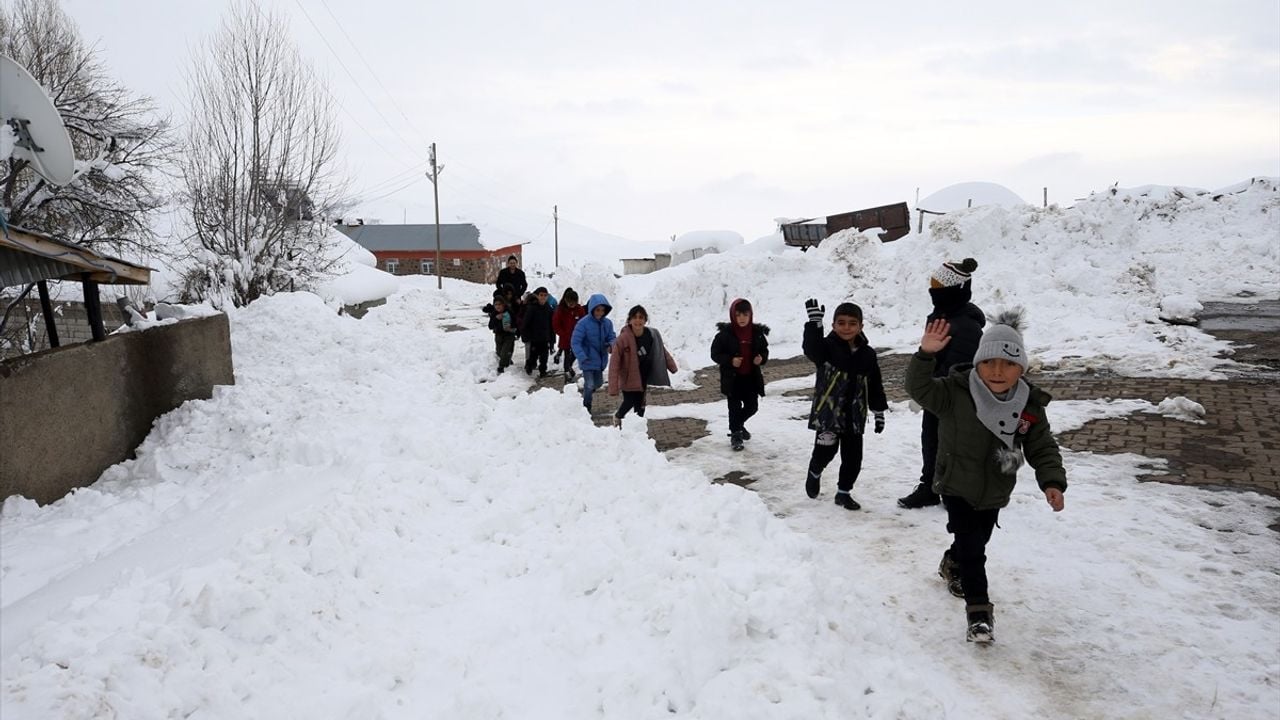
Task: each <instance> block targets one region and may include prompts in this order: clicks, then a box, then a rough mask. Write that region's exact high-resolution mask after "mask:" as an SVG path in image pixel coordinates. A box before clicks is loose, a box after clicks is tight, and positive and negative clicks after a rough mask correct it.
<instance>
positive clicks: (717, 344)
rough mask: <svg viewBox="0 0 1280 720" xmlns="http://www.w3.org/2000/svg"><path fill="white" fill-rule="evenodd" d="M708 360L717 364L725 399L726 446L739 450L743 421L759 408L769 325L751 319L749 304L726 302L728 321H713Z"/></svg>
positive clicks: (744, 429)
mask: <svg viewBox="0 0 1280 720" xmlns="http://www.w3.org/2000/svg"><path fill="white" fill-rule="evenodd" d="M716 328H717V330H718V331H719V332H717V333H716V336H715V338H714V339H712V341H711V360H712V362H714V363H715V364H716V365H719V366H720V393H721V394H722V395H724V396H725V397H726V398H727V399H728V401H729V445H730V446H731V447H732V448H733V449H734V450H741V449H743V447H745V446H744V445H743V441H744V440H750V439H751V433H750V432H748V431H747V426H746V422H747V421H748V420H750V419H751V416H752V415H755V414H756V411H758V410H759V409H760V398H761V397H763V396H764V372H763V371H762V370H761V368H762V367H763V366H764V364H765V363H767V362H769V338H768V335H769V327H768V326H767V325H760V324H759V323H756V322H755V315H754V311H753V310H752V308H751V303H749V302H747V301H746V300H743V299H742V298H737V299H735V300H734V301H733V302H731V303H729V322H727V323H716Z"/></svg>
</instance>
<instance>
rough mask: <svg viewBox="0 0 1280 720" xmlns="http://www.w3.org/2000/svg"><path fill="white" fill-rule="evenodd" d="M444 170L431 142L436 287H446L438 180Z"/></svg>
mask: <svg viewBox="0 0 1280 720" xmlns="http://www.w3.org/2000/svg"><path fill="white" fill-rule="evenodd" d="M443 171H444V166H443V165H440V166H437V165H436V144H435V143H431V172H429V173H427V177H428V178H430V180H431V195H432V197H433V198H434V199H435V205H436V289H437V290H443V289H444V279H443V278H442V277H440V183H438V182H436V181H437V180H439V179H440V173H441V172H443Z"/></svg>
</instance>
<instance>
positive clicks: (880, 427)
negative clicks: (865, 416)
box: [875, 412, 884, 435]
mask: <svg viewBox="0 0 1280 720" xmlns="http://www.w3.org/2000/svg"><path fill="white" fill-rule="evenodd" d="M875 416H876V434H877V435H879V434H880V433H882V432H884V413H883V412H877V413H875Z"/></svg>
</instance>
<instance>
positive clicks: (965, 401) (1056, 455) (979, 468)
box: [905, 351, 1067, 510]
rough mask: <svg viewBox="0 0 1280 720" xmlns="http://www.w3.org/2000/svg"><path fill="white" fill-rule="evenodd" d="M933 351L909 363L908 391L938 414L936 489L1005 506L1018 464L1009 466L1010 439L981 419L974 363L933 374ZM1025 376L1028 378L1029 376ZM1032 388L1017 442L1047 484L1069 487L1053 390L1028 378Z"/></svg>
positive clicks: (977, 504) (982, 504)
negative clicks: (1051, 411) (972, 382)
mask: <svg viewBox="0 0 1280 720" xmlns="http://www.w3.org/2000/svg"><path fill="white" fill-rule="evenodd" d="M936 362H937V361H936V359H935V358H934V356H933V355H929V354H926V353H924V352H919V351H917V352H916V354H915V355H913V356H912V357H911V362H909V363H908V364H907V373H906V380H905V385H906V389H907V394H908V395H910V396H911V399H912V400H915V401H916V402H917V403H920V407H922V408H924V409H925V410H928V411H929V412H931V413H933V414H934V415H937V416H938V462H937V465H936V466H935V469H934V473H933V491H934V492H936V493H941V494H943V495H958V496H959V497H962V498H964V499H965V501H966V502H968V503H969V504H970V505H972V506H973V507H974V508H976V509H978V510H988V509H993V508H1002V507H1004V506H1006V505H1008V504H1009V496H1010V495H1011V494H1012V493H1013V486H1014V483H1015V482H1016V481H1017V479H1018V474H1017V469H1016V468H1014V469H1013V471H1012V472H1010V471H1006V470H1004V469H1003V468H1002V467H1001V465H1000V461H999V457H998V455H999V451H1000V450H1002V449H1004V448H1005V444H1004V442H1002V441H1001V440H1000V439H999V438H997V437H996V436H995V434H993V433H992V432H991V431H990V430H988V429H987V427H986V426H985V425H983V424H982V421H981V420H979V419H978V413H977V408H976V406H975V405H974V402H973V395H972V394H971V393H970V392H969V371H970V370H971V369H973V366H972V365H969V364H963V365H957V366H956V367H954V368H952V369H951V372H950V373H949V374H948V375H947V376H946V377H944V378H935V377H933V368H934V365H935V364H936ZM1022 382H1026V380H1023V381H1022ZM1027 384H1028V385H1029V386H1030V388H1031V394H1030V396H1029V398H1028V399H1027V405H1026V407H1025V408H1024V409H1023V411H1022V415H1021V417H1019V418H1018V422H1017V427H1016V430H1015V432H1016V433H1017V435H1015V436H1014V447H1015V448H1016V449H1019V450H1020V451H1021V452H1022V454H1023V455H1024V456H1025V457H1026V459H1027V464H1029V465H1031V467H1033V468H1035V471H1036V483H1037V484H1038V485H1039V486H1040V489H1041V490H1045V489H1047V488H1050V487H1056V488H1058V489H1059V490H1062V491H1066V489H1067V473H1066V470H1064V469H1063V467H1062V454H1061V452H1059V450H1058V442H1057V441H1056V440H1054V439H1053V432H1052V431H1051V430H1050V428H1049V418H1048V417H1047V416H1046V415H1045V406H1046V405H1048V404H1049V401H1050V399H1051V397H1050V396H1049V393H1047V392H1045V391H1044V390H1041V389H1040V388H1037V387H1036V386H1034V385H1031V384H1030V383H1027Z"/></svg>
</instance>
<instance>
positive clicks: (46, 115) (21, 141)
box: [0, 55, 76, 185]
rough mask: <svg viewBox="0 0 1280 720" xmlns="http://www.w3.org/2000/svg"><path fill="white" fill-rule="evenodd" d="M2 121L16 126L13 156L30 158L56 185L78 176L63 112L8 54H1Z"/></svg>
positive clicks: (0, 114)
mask: <svg viewBox="0 0 1280 720" xmlns="http://www.w3.org/2000/svg"><path fill="white" fill-rule="evenodd" d="M0 123H4V124H7V125H8V126H9V127H10V128H11V129H12V130H13V134H14V138H15V143H14V147H13V157H16V158H19V159H22V160H29V161H30V162H31V167H32V169H34V170H35V171H36V172H37V173H39V174H40V177H43V178H44V179H45V180H48V181H49V182H51V183H53V184H54V185H66V184H67V183H69V182H71V180H72V178H74V177H75V170H76V156H75V152H73V151H72V149H71V136H70V135H68V134H67V129H66V127H64V126H63V124H62V116H61V115H59V114H58V109H57V108H55V107H54V106H53V101H52V100H50V99H49V96H48V95H47V94H45V91H44V88H42V87H40V83H38V82H36V79H35V78H33V77H31V73H29V72H27V71H26V69H25V68H23V67H22V66H21V65H19V64H18V63H16V62H14V60H13V58H10V57H9V56H8V55H0ZM4 159H6V160H7V159H8V158H4Z"/></svg>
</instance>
